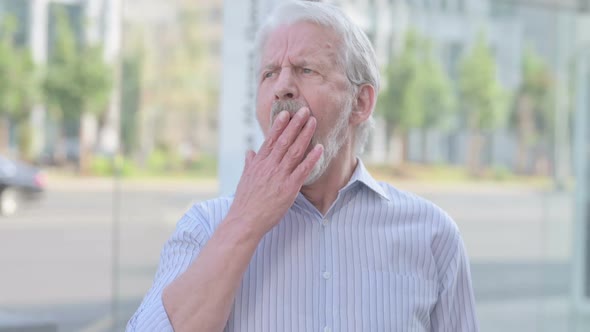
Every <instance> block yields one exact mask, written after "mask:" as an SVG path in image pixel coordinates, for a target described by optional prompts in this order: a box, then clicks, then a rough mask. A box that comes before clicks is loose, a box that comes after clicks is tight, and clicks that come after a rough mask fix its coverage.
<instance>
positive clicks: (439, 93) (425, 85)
mask: <svg viewBox="0 0 590 332" xmlns="http://www.w3.org/2000/svg"><path fill="white" fill-rule="evenodd" d="M425 56H426V61H424V62H423V65H422V74H421V75H419V76H418V78H419V80H420V84H419V85H420V86H421V90H422V92H421V94H422V96H421V98H419V99H418V102H419V107H418V109H419V110H418V111H419V112H421V113H422V123H421V129H422V162H426V161H427V155H428V151H429V149H428V144H427V137H426V133H427V132H428V130H431V129H434V128H440V127H443V126H444V125H445V124H446V120H447V119H448V118H449V116H450V114H451V113H452V112H453V111H454V110H455V95H454V92H453V89H452V86H451V82H450V80H449V78H448V76H447V75H446V73H445V72H444V70H443V68H442V66H441V65H440V63H439V62H438V61H437V60H436V59H435V58H434V56H433V54H432V51H431V48H430V45H428V44H427V45H426V54H425Z"/></svg>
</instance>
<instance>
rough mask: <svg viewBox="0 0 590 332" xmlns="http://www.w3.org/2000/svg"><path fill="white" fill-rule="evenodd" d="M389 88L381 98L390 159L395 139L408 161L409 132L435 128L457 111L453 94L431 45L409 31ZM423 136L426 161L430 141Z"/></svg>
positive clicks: (389, 74)
mask: <svg viewBox="0 0 590 332" xmlns="http://www.w3.org/2000/svg"><path fill="white" fill-rule="evenodd" d="M385 79H386V83H387V86H386V88H385V89H384V90H383V91H382V92H381V95H380V96H379V103H378V105H377V111H378V113H379V114H380V115H381V116H382V117H383V119H384V121H385V136H386V150H387V151H386V158H387V159H388V160H389V155H388V154H389V151H390V141H391V138H392V136H394V135H395V136H397V137H398V139H401V141H402V142H403V143H402V147H403V151H402V154H401V155H402V161H403V160H404V159H405V154H406V151H405V150H406V148H405V145H406V143H405V141H406V140H407V138H406V136H407V132H408V130H409V129H411V128H423V133H425V132H426V130H427V129H432V128H434V127H436V126H438V125H440V124H441V122H442V121H443V119H444V118H445V117H446V116H448V114H449V111H451V110H452V109H453V94H452V89H451V86H450V83H449V80H448V78H447V76H446V75H445V73H444V71H443V70H442V68H441V66H440V63H439V62H437V61H436V59H435V57H434V56H433V53H432V47H431V44H430V42H429V41H428V40H427V39H425V38H423V37H421V36H419V35H418V34H417V33H416V32H415V31H413V30H409V31H408V33H407V35H406V39H405V46H404V49H403V51H402V53H401V54H400V55H399V56H398V57H395V58H393V59H392V60H391V62H390V64H389V66H388V67H387V69H386V72H385ZM425 136H426V135H425V134H423V144H424V145H423V149H422V151H423V160H425V159H426V155H425V153H426V151H427V150H428V149H427V146H426V139H425Z"/></svg>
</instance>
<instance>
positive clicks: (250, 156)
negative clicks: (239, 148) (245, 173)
mask: <svg viewBox="0 0 590 332" xmlns="http://www.w3.org/2000/svg"><path fill="white" fill-rule="evenodd" d="M254 157H256V152H254V151H252V150H248V151H246V163H245V165H244V168H248V166H250V163H251V162H252V159H254Z"/></svg>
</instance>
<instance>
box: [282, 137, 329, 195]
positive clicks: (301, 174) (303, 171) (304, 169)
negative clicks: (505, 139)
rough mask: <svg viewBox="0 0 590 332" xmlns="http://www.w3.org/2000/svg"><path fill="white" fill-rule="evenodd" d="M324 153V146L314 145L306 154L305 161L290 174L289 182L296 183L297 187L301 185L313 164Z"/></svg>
mask: <svg viewBox="0 0 590 332" xmlns="http://www.w3.org/2000/svg"><path fill="white" fill-rule="evenodd" d="M323 153H324V146H323V145H321V144H316V146H314V147H313V149H312V150H311V151H310V152H309V153H308V154H307V156H306V157H305V159H303V161H302V162H301V163H300V164H299V165H298V166H297V167H296V168H295V170H294V171H293V173H292V174H291V179H290V180H291V181H293V182H294V183H296V184H297V185H298V186H299V187H301V185H303V182H305V179H307V177H308V176H309V174H310V173H311V170H312V169H313V167H314V166H315V164H316V163H317V162H318V160H320V157H321V156H322V154H323Z"/></svg>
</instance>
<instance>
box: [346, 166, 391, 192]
mask: <svg viewBox="0 0 590 332" xmlns="http://www.w3.org/2000/svg"><path fill="white" fill-rule="evenodd" d="M356 160H357V165H356V169H355V170H354V172H353V173H352V176H351V177H350V180H349V181H348V183H347V184H346V186H344V188H342V189H341V192H342V191H345V190H348V188H351V187H352V186H353V185H354V184H355V183H357V182H360V183H362V184H364V185H365V186H366V187H368V188H369V189H371V190H373V191H374V192H376V193H377V194H379V196H381V197H383V198H385V199H386V200H388V201H389V200H390V199H389V197H388V196H387V194H386V193H385V190H383V188H382V187H381V185H379V182H377V180H375V179H374V178H373V177H372V176H371V174H370V173H369V171H367V169H366V168H365V165H364V164H363V162H362V160H361V159H360V158H356Z"/></svg>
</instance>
